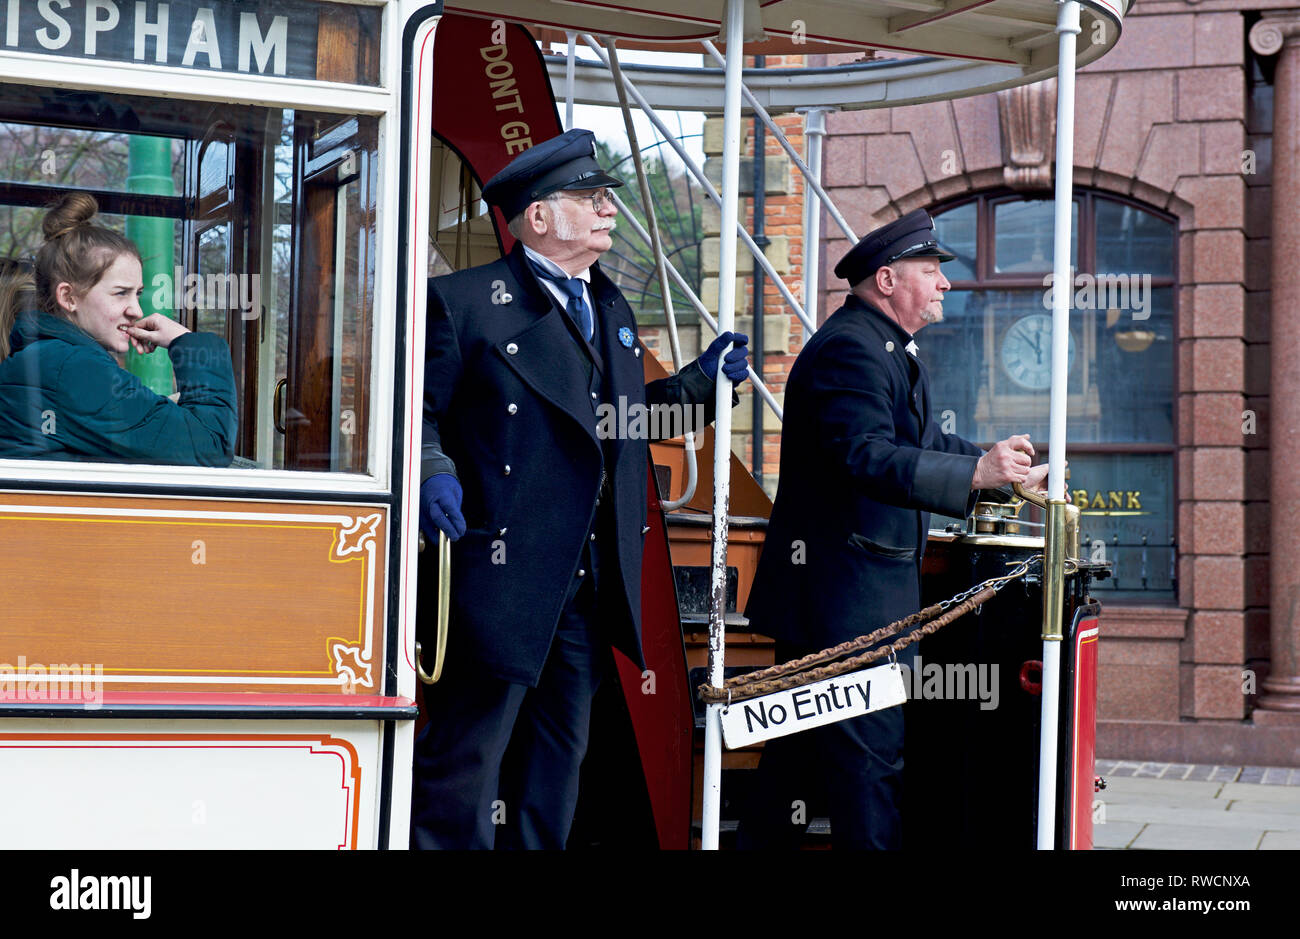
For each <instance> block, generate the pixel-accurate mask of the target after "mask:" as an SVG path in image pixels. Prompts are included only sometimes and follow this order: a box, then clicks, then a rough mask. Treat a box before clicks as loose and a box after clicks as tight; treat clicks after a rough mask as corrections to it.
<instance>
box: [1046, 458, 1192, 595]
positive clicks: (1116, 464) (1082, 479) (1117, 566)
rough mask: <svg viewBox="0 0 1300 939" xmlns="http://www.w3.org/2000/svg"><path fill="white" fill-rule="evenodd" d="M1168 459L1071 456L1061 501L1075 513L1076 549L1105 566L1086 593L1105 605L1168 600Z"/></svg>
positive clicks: (1172, 571) (1171, 575) (1172, 574)
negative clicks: (1101, 577) (1119, 601)
mask: <svg viewBox="0 0 1300 939" xmlns="http://www.w3.org/2000/svg"><path fill="white" fill-rule="evenodd" d="M1173 460H1174V458H1173V454H1170V453H1071V454H1070V478H1069V480H1068V481H1067V482H1066V484H1065V485H1066V490H1067V497H1068V498H1069V499H1070V501H1071V502H1073V503H1074V504H1075V505H1076V506H1078V507H1079V548H1080V551H1081V552H1082V553H1083V555H1084V556H1085V557H1094V558H1097V559H1099V560H1103V559H1104V560H1107V561H1109V562H1111V564H1112V565H1113V566H1112V568H1111V576H1110V577H1109V578H1108V579H1106V580H1100V581H1094V582H1093V585H1092V590H1093V592H1094V593H1096V594H1097V595H1099V596H1103V597H1105V598H1108V599H1127V600H1150V599H1153V598H1154V597H1155V596H1160V597H1161V598H1164V599H1170V600H1172V599H1173V598H1174V593H1175V586H1176V580H1175V578H1176V577H1177V569H1176V566H1175V561H1176V558H1175V548H1174V544H1173V533H1174V532H1173V517H1174V498H1173V485H1172V482H1173Z"/></svg>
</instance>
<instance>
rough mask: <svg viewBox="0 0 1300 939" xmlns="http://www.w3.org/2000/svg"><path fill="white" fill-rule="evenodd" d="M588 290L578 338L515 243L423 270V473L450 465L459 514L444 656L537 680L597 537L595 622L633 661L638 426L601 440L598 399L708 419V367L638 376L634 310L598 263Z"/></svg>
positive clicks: (642, 485)
mask: <svg viewBox="0 0 1300 939" xmlns="http://www.w3.org/2000/svg"><path fill="white" fill-rule="evenodd" d="M590 293H591V297H592V300H593V306H594V308H595V309H594V310H593V313H594V318H595V336H594V339H593V341H592V342H591V343H588V342H587V341H586V340H585V339H583V338H580V337H579V334H578V332H577V330H576V328H575V327H574V326H573V325H572V322H571V320H570V318H569V316H568V315H567V314H566V313H565V312H564V310H563V309H561V308H560V307H559V306H557V305H556V304H555V303H554V302H553V301H552V299H551V294H550V293H549V292H548V291H547V290H546V288H545V287H543V286H542V285H541V284H540V283H538V281H537V278H536V276H535V275H534V274H533V273H532V271H531V269H530V268H529V267H528V264H527V261H526V260H525V256H524V253H523V246H522V244H517V245H516V246H515V248H514V250H513V251H511V252H510V254H509V255H507V256H506V257H505V258H503V259H501V260H499V261H495V262H493V263H491V264H486V265H482V266H480V267H475V268H471V269H469V270H465V271H459V272H457V273H454V274H448V275H446V276H444V277H436V278H433V279H431V280H430V281H429V305H428V329H427V345H426V353H425V354H426V365H425V382H424V428H423V452H422V460H421V479H422V480H423V479H427V478H428V477H429V476H431V475H433V474H434V473H439V472H454V473H455V474H456V476H457V477H458V478H459V480H460V484H461V486H462V488H463V489H464V494H465V498H464V503H463V506H462V511H463V513H464V516H465V522H466V525H467V526H468V530H467V532H466V533H465V535H464V536H463V537H462V538H461V539H460V540H459V541H457V542H456V544H455V547H454V548H453V551H452V590H451V602H452V611H451V621H450V627H449V628H450V633H449V637H450V638H449V640H448V650H449V651H448V657H449V660H451V658H452V656H454V657H455V661H456V662H457V663H458V664H457V667H461V663H463V664H464V666H466V667H471V668H476V669H478V670H481V671H483V672H485V673H486V674H489V675H492V676H494V677H497V678H501V679H504V680H506V681H511V682H517V683H522V684H528V685H536V683H537V680H538V678H539V676H540V675H541V671H542V666H543V664H544V663H545V661H546V655H547V651H548V649H549V648H550V645H551V639H552V636H553V635H554V632H555V627H556V624H557V622H558V620H559V615H560V611H561V608H562V607H563V604H564V602H565V598H566V595H567V593H568V590H569V588H570V586H571V585H572V584H573V582H574V577H575V576H577V571H578V569H579V565H580V562H583V563H585V562H584V558H586V557H588V552H589V551H591V550H592V549H593V548H594V549H595V550H597V551H598V552H599V564H598V565H597V566H598V570H599V577H598V579H597V582H596V589H597V599H598V603H599V610H600V619H601V624H602V627H603V628H604V629H605V630H606V634H607V637H608V639H609V640H610V641H611V642H612V643H613V644H614V645H615V646H616V647H617V648H619V649H620V650H622V651H623V652H624V653H626V654H627V655H628V656H629V657H630V658H631V659H632V660H633V661H634V662H637V663H638V664H641V663H642V658H641V547H642V539H643V537H644V536H643V534H642V529H643V528H644V527H645V524H646V512H647V497H646V493H647V489H646V486H647V464H648V457H649V446H648V445H649V440H648V439H647V434H645V433H641V432H640V430H639V429H638V427H637V425H636V424H635V423H634V421H633V420H632V419H629V421H628V426H629V429H630V430H631V432H632V433H631V434H628V435H619V436H616V437H614V438H613V439H602V436H598V434H597V422H598V416H604V415H607V414H608V413H610V412H609V411H608V408H606V409H605V410H603V411H598V406H599V405H601V404H605V405H607V406H609V407H612V408H614V409H615V410H617V409H619V408H623V409H627V410H626V413H627V414H629V415H630V417H631V418H634V417H635V415H636V413H637V411H638V409H639V408H643V407H645V406H646V405H647V404H678V405H683V406H685V405H689V404H692V403H695V402H699V403H701V404H704V405H705V415H704V419H705V420H712V412H713V407H712V401H713V381H712V380H711V379H710V378H709V377H708V376H706V375H705V374H704V372H703V371H702V370H701V369H700V367H699V366H698V365H696V364H695V363H692V364H691V365H689V366H687V367H686V368H684V369H682V371H681V372H680V373H679V374H678V375H675V376H673V377H671V378H668V379H664V380H660V381H655V382H651V383H650V384H649V385H647V384H646V383H645V377H644V371H643V364H642V361H641V353H640V351H639V350H640V345H639V343H638V342H637V341H636V321H635V318H634V316H633V314H632V310H631V308H630V307H629V306H628V304H627V301H625V300H624V299H623V296H622V294H621V293H619V291H618V289H617V288H616V287H615V286H614V285H613V283H611V282H610V280H609V278H608V277H606V276H605V275H604V274H603V273H602V272H601V270H600V268H599V265H593V266H592V268H591V284H590ZM620 332H622V335H621V336H620ZM625 342H626V344H625ZM607 423H608V424H613V425H615V426H616V422H607ZM649 426H654V425H653V422H651V424H650V425H649ZM641 427H642V428H645V429H647V430H648V429H649V428H648V427H647V425H646V424H645V422H643V423H642V425H641ZM632 434H635V435H636V436H635V438H634V439H630V438H631V437H632ZM602 476H603V477H604V478H605V479H606V480H607V481H606V483H605V484H604V485H603V486H602ZM598 497H599V498H600V507H599V517H598V506H597V500H598ZM592 534H595V535H596V536H597V539H598V542H596V543H593V542H591V541H590V538H591V535H592Z"/></svg>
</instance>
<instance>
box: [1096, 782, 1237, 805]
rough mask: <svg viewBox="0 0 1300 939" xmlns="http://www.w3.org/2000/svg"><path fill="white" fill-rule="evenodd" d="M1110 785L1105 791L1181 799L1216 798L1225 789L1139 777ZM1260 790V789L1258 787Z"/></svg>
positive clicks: (1219, 786)
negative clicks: (1160, 794)
mask: <svg viewBox="0 0 1300 939" xmlns="http://www.w3.org/2000/svg"><path fill="white" fill-rule="evenodd" d="M1108 782H1109V785H1108V786H1107V788H1105V789H1103V790H1102V792H1103V793H1107V792H1155V793H1165V794H1168V795H1173V794H1174V793H1177V794H1178V795H1179V797H1181V798H1192V797H1196V796H1205V797H1207V798H1214V797H1216V796H1219V795H1220V790H1221V789H1223V788H1224V786H1225V785H1228V784H1225V783H1217V782H1188V781H1186V780H1178V779H1149V778H1143V777H1139V776H1134V777H1123V776H1121V777H1117V778H1115V779H1111V780H1108ZM1256 788H1258V787H1256ZM1233 798H1237V799H1245V798H1249V797H1248V796H1245V795H1237V796H1234V797H1233Z"/></svg>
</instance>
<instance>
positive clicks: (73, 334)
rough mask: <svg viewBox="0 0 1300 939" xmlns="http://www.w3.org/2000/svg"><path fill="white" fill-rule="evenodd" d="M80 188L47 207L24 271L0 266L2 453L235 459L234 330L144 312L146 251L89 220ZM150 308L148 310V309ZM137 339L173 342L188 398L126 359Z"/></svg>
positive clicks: (197, 461) (143, 345) (145, 348)
mask: <svg viewBox="0 0 1300 939" xmlns="http://www.w3.org/2000/svg"><path fill="white" fill-rule="evenodd" d="M98 211H99V206H98V204H97V203H96V202H95V199H94V198H93V197H92V196H90V195H88V194H87V193H83V192H75V193H69V194H68V195H66V196H64V197H63V198H62V199H61V200H60V201H59V202H58V204H56V205H55V206H54V208H52V209H50V211H49V213H48V214H47V215H46V216H45V220H44V222H43V226H42V227H43V229H44V233H45V243H44V244H43V245H41V247H40V250H39V251H37V253H36V263H35V267H34V270H33V271H32V272H31V279H30V281H29V280H28V279H27V275H26V274H25V273H23V272H22V271H21V270H19V269H17V267H16V266H15V265H14V263H13V262H9V270H8V271H7V272H0V274H4V275H5V278H4V279H5V280H7V281H8V283H6V284H3V285H0V335H3V336H4V337H6V338H7V339H8V346H9V348H8V349H7V350H6V349H4V343H3V342H0V353H2V354H5V357H4V361H2V362H0V457H4V458H9V459H28V460H32V459H35V460H95V461H102V462H114V463H169V464H192V465H198V466H229V465H230V462H231V458H232V455H233V453H234V440H235V429H236V425H237V422H238V417H237V413H236V407H237V403H236V402H237V399H236V396H235V379H234V372H233V369H232V368H231V364H230V350H229V348H228V347H227V346H226V343H225V341H224V340H223V339H222V338H220V337H218V336H214V335H212V334H209V333H195V332H191V331H190V330H188V329H186V328H185V327H184V326H182V325H181V324H180V323H177V322H176V321H174V320H172V319H169V318H168V317H166V316H163V315H162V314H161V313H155V314H153V315H152V316H144V314H143V312H142V311H141V309H140V302H139V298H140V295H141V294H142V293H143V292H144V284H143V282H142V279H141V278H142V273H141V263H140V252H139V251H138V250H137V248H136V246H135V245H134V244H132V243H131V241H130V240H128V239H127V238H124V237H123V236H121V235H119V234H117V233H116V232H113V231H110V230H108V229H106V228H101V227H99V226H97V225H92V224H91V223H90V220H91V219H92V218H94V216H95V214H96V213H97V212H98ZM142 317H143V318H142ZM128 346H130V347H133V348H134V349H135V350H136V351H137V352H140V353H150V352H153V351H154V349H155V348H158V347H161V348H163V349H166V350H167V353H168V354H169V355H170V356H171V362H172V368H173V370H174V371H175V374H176V387H177V390H178V391H179V392H180V395H179V400H177V401H175V402H173V401H172V400H171V399H170V398H167V397H165V396H163V395H159V394H155V393H154V392H153V391H151V390H150V389H149V388H147V387H146V386H145V385H144V384H143V383H142V382H141V381H140V380H139V379H138V378H136V377H135V376H134V375H132V374H131V373H130V372H128V371H126V370H125V369H124V368H122V367H121V366H120V365H119V364H118V363H119V361H121V360H122V359H124V358H125V356H126V352H127V348H128Z"/></svg>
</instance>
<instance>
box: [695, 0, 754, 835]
mask: <svg viewBox="0 0 1300 939" xmlns="http://www.w3.org/2000/svg"><path fill="white" fill-rule="evenodd" d="M744 19H745V0H727V14H726V36H727V70H726V86H725V90H724V93H723V111H722V191H721V193H720V194H721V196H722V226H721V228H720V231H721V233H722V235H721V240H722V252H721V254H722V256H721V258H720V260H719V262H718V332H719V333H720V334H721V333H725V332H730V331H731V330H732V329H733V328H734V327H735V323H736V236H735V231H736V218H737V211H736V203H737V198H738V193H739V188H740V74H741V66H742V65H743V64H744V61H745V55H744V51H745V50H744ZM728 348H730V347H728ZM724 354H725V353H724ZM714 399H715V401H716V404H717V417H716V418H715V419H714V423H713V558H712V564H713V568H712V570H711V571H710V574H709V593H710V598H711V603H710V606H709V684H711V685H713V686H714V687H715V688H720V687H722V681H723V671H722V665H723V654H724V651H725V645H726V625H725V623H724V617H725V616H726V609H727V516H728V514H729V512H730V504H731V381H730V380H729V379H728V378H727V376H726V375H725V374H723V372H722V369H721V368H719V369H718V374H717V384H716V386H715V389H714ZM722 707H723V705H721V704H710V705H709V706H708V708H707V710H706V712H705V722H704V819H703V830H702V832H701V839H700V840H701V847H703V848H704V850H706V851H716V850H717V848H718V827H719V824H720V822H721V809H722V714H721V709H722Z"/></svg>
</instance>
